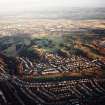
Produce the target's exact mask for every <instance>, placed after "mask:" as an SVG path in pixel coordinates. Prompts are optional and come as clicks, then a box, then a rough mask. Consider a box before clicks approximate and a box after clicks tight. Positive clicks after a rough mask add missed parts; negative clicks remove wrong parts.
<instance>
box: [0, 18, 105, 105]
mask: <svg viewBox="0 0 105 105" xmlns="http://www.w3.org/2000/svg"><path fill="white" fill-rule="evenodd" d="M0 26H1V27H0V28H1V31H0V34H1V36H0V104H1V105H93V104H96V105H100V104H101V105H104V103H105V102H104V100H105V74H104V73H105V54H104V50H105V49H104V47H105V45H104V44H105V43H104V42H105V38H104V36H105V21H104V20H100V21H98V20H88V21H86V20H84V21H70V20H40V22H39V20H34V19H32V20H18V22H17V21H14V20H12V21H7V22H5V21H2V22H0Z"/></svg>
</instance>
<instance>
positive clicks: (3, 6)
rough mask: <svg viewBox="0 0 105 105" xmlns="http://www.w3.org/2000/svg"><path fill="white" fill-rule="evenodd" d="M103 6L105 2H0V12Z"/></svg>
mask: <svg viewBox="0 0 105 105" xmlns="http://www.w3.org/2000/svg"><path fill="white" fill-rule="evenodd" d="M104 6H105V0H0V12H11V11H25V10H43V9H46V8H47V9H50V8H52V9H53V8H55V7H56V8H57V7H62V8H63V7H104Z"/></svg>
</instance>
